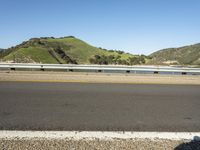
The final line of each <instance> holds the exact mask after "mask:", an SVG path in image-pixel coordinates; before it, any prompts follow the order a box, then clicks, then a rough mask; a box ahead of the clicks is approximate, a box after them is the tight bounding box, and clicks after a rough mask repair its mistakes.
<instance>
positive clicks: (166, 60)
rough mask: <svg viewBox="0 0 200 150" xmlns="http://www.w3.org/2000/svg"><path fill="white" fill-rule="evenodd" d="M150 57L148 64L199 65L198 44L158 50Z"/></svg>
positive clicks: (199, 52) (199, 53)
mask: <svg viewBox="0 0 200 150" xmlns="http://www.w3.org/2000/svg"><path fill="white" fill-rule="evenodd" d="M150 57H152V59H151V60H150V61H149V62H148V64H159V65H163V64H164V65H168V64H177V65H200V44H195V45H190V46H185V47H180V48H169V49H164V50H160V51H157V52H155V53H153V54H151V55H150Z"/></svg>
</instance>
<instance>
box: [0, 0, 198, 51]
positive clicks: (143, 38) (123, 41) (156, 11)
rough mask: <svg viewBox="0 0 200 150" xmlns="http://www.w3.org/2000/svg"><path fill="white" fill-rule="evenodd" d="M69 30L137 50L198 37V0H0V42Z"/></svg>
mask: <svg viewBox="0 0 200 150" xmlns="http://www.w3.org/2000/svg"><path fill="white" fill-rule="evenodd" d="M68 35H74V36H76V37H78V38H80V39H82V40H84V41H86V42H88V43H90V44H91V45H94V46H97V47H103V48H107V49H120V50H124V51H126V52H131V53H138V54H142V53H143V54H150V53H151V52H153V51H156V50H159V49H162V48H167V47H177V46H184V45H188V44H195V43H199V42H200V0H0V48H7V47H10V46H13V45H16V44H19V43H21V42H22V41H25V40H28V39H30V38H32V37H43V36H45V37H46V36H54V37H62V36H68Z"/></svg>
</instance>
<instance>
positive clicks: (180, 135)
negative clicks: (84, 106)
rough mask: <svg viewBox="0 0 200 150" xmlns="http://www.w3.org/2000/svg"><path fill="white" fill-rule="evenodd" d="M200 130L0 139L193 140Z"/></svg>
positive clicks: (25, 134)
mask: <svg viewBox="0 0 200 150" xmlns="http://www.w3.org/2000/svg"><path fill="white" fill-rule="evenodd" d="M195 137H200V132H100V131H83V132H79V131H0V139H2V138H3V139H4V138H7V139H14V138H17V139H22V138H23V139H31V138H45V139H66V138H68V139H74V140H80V139H85V138H86V139H101V140H112V139H116V138H117V139H151V140H154V139H155V140H156V139H168V140H193V139H194V138H195Z"/></svg>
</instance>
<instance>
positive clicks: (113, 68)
mask: <svg viewBox="0 0 200 150" xmlns="http://www.w3.org/2000/svg"><path fill="white" fill-rule="evenodd" d="M0 69H10V70H15V69H40V70H43V71H44V70H69V71H86V72H89V71H96V72H119V73H154V74H159V73H161V74H162V73H172V74H174V73H179V74H195V75H200V68H186V67H167V66H166V67H163V66H119V65H71V64H21V63H0Z"/></svg>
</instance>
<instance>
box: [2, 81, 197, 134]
mask: <svg viewBox="0 0 200 150" xmlns="http://www.w3.org/2000/svg"><path fill="white" fill-rule="evenodd" d="M0 130H61V131H62V130H66V131H166V132H199V131H200V86H199V85H153V84H147V85H145V84H109V83H41V82H0Z"/></svg>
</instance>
